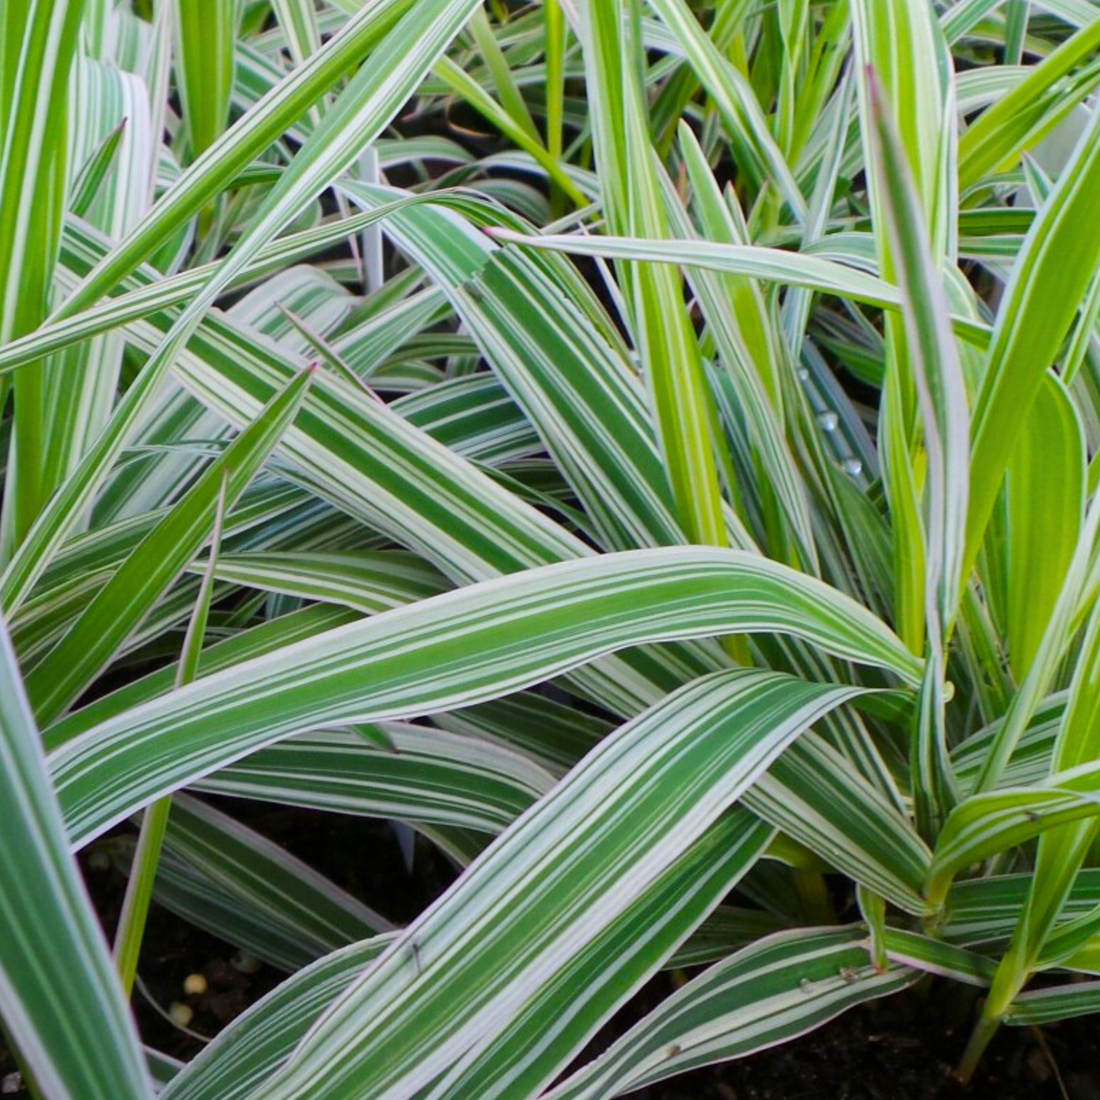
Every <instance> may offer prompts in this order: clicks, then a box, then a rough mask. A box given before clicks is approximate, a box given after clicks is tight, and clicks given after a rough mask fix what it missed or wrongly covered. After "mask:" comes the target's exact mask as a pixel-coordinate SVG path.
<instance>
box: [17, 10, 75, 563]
mask: <svg viewBox="0 0 1100 1100" xmlns="http://www.w3.org/2000/svg"><path fill="white" fill-rule="evenodd" d="M82 7H83V5H82V3H80V2H79V0H76V2H74V0H15V2H14V3H12V4H9V5H6V6H5V11H4V19H3V23H2V25H0V270H2V271H4V272H5V279H4V289H3V293H2V294H0V344H2V343H7V342H8V341H9V340H11V339H12V338H13V337H17V336H22V335H23V334H24V333H26V332H29V331H30V330H31V329H33V328H35V327H37V326H38V325H39V324H40V323H41V322H42V320H43V319H44V318H45V316H46V314H47V313H48V312H49V309H50V305H51V297H52V280H53V269H54V264H55V263H56V261H57V250H58V247H59V245H60V241H61V223H62V219H63V217H64V210H65V180H66V151H67V150H66V121H65V116H66V102H67V96H66V92H67V89H68V84H69V71H70V68H71V67H72V63H73V58H74V55H75V51H76V45H77V35H78V32H79V29H80V21H81V15H82ZM15 389H16V391H17V393H16V401H15V410H14V417H15V423H14V430H13V433H12V436H11V439H10V443H9V449H10V453H9V455H8V472H7V476H6V477H5V479H4V510H3V517H2V519H0V562H2V561H6V560H7V559H8V558H9V557H10V556H11V554H12V552H13V551H14V549H15V547H16V546H17V545H18V544H19V543H20V542H21V541H22V540H23V539H24V538H25V536H26V533H27V531H28V530H29V528H30V526H31V524H32V523H33V522H34V520H35V517H36V516H37V515H38V512H39V510H40V509H41V508H42V505H43V504H44V503H45V499H46V495H47V494H48V490H46V489H45V488H44V486H43V470H42V466H43V461H44V457H45V453H46V452H45V447H44V442H45V438H46V435H47V433H48V431H49V424H50V411H49V407H48V401H47V399H46V393H47V389H46V378H45V376H44V374H43V373H42V371H41V370H39V371H37V372H28V374H27V376H26V377H25V378H23V379H21V380H20V381H19V382H18V383H17V384H16V386H15Z"/></svg>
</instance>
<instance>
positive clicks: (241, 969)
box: [229, 951, 263, 974]
mask: <svg viewBox="0 0 1100 1100" xmlns="http://www.w3.org/2000/svg"><path fill="white" fill-rule="evenodd" d="M229 965H230V966H231V967H233V969H234V970H236V971H237V973H238V974H255V973H256V971H257V970H259V969H260V967H261V966H263V963H262V962H261V961H260V960H259V959H258V958H256V956H255V955H253V954H252V953H251V952H249V951H238V952H237V953H236V954H235V955H234V956H233V958H231V959H230V960H229Z"/></svg>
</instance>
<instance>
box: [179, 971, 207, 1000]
mask: <svg viewBox="0 0 1100 1100" xmlns="http://www.w3.org/2000/svg"><path fill="white" fill-rule="evenodd" d="M206 990H207V984H206V977H205V976H204V975H202V974H188V975H187V977H186V978H184V979H183V991H184V993H187V994H189V995H192V996H195V997H201V996H202V995H203V994H204V993H205V992H206Z"/></svg>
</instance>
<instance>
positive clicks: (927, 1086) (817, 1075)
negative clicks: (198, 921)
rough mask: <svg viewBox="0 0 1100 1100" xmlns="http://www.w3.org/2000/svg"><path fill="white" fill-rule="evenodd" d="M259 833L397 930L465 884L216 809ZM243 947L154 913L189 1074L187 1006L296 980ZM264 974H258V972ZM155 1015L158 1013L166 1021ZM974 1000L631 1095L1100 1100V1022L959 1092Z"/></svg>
mask: <svg viewBox="0 0 1100 1100" xmlns="http://www.w3.org/2000/svg"><path fill="white" fill-rule="evenodd" d="M218 802H219V805H220V806H222V807H223V808H226V809H229V810H230V812H233V813H235V814H238V815H239V816H241V817H242V818H244V819H246V820H247V821H248V823H249V824H250V825H251V826H252V827H253V828H255V829H257V830H259V831H260V832H263V833H265V834H266V835H268V836H270V837H271V838H272V839H274V840H276V841H277V842H279V843H281V844H283V845H284V846H285V847H287V848H288V849H289V850H291V851H293V852H294V854H295V855H298V856H300V857H301V858H303V859H305V860H307V861H308V862H310V863H311V864H312V865H313V866H315V867H317V869H318V870H320V871H322V872H323V873H325V874H327V875H329V876H330V877H331V878H333V879H334V880H335V881H336V882H338V883H339V885H341V886H342V887H343V888H344V889H346V890H348V891H349V892H350V893H352V894H354V895H356V896H358V897H361V898H362V899H363V900H364V901H366V902H367V903H368V904H371V905H373V906H374V907H375V908H377V909H379V910H380V911H382V912H383V913H385V915H386V916H388V917H390V918H391V919H393V920H394V921H398V922H400V921H404V920H407V919H409V918H410V917H411V916H413V915H414V914H415V913H416V912H418V911H419V910H420V909H421V908H423V907H424V906H425V905H426V904H428V903H429V902H430V901H431V900H432V898H433V897H435V896H437V895H438V894H439V893H440V892H441V891H442V890H444V889H445V888H446V886H447V885H448V883H449V881H450V880H451V878H452V876H453V871H452V869H451V868H450V867H449V865H448V863H447V861H446V860H445V859H444V858H442V857H441V856H440V855H439V854H438V853H437V852H436V851H435V850H434V849H433V848H432V847H431V846H430V845H428V844H421V845H419V846H418V848H417V852H416V859H415V863H414V869H413V871H412V873H411V874H410V873H409V872H407V871H406V868H405V865H404V861H403V859H402V856H401V852H400V848H399V846H398V843H397V840H396V837H395V835H394V834H393V832H392V831H391V830H390V829H389V827H388V826H387V825H385V824H384V823H381V822H375V821H367V820H363V819H360V818H348V817H342V816H340V815H332V814H316V813H308V812H303V811H296V810H290V809H284V808H280V807H271V806H263V805H259V804H249V803H238V802H229V801H227V800H218ZM84 872H85V878H86V881H87V882H88V886H89V889H90V891H91V893H92V897H93V900H94V902H95V905H96V909H97V911H98V913H99V914H100V917H101V919H102V921H103V924H104V927H105V929H106V930H107V932H108V934H110V933H111V932H113V930H114V925H115V922H116V921H117V919H118V911H119V907H120V904H121V900H122V893H123V890H124V888H125V880H124V878H123V877H122V876H121V875H120V874H118V873H117V872H116V871H114V870H112V869H102V868H100V869H93V868H92V867H89V866H88V864H87V861H85V863H84ZM237 954H238V953H237V951H236V949H235V947H234V946H232V945H230V944H228V943H225V942H224V941H222V940H220V939H218V938H217V937H215V936H212V935H208V934H207V933H205V932H202V931H200V930H198V929H196V928H194V927H192V926H191V925H188V924H186V923H185V922H183V921H182V920H180V919H178V918H176V917H175V916H173V915H172V914H170V913H168V912H167V911H165V910H164V909H161V908H160V907H159V906H157V905H154V906H153V907H152V910H151V911H150V915H149V924H148V928H147V932H146V939H145V949H144V951H143V954H142V960H141V966H140V974H141V977H142V979H143V983H144V987H145V990H144V992H142V991H139V992H136V993H135V996H134V1010H135V1013H136V1015H137V1018H138V1024H139V1027H140V1029H141V1033H142V1037H143V1039H144V1040H145V1041H146V1042H147V1043H148V1044H149V1045H150V1046H152V1047H154V1048H156V1049H158V1050H161V1051H163V1052H165V1053H167V1054H171V1055H173V1056H174V1057H177V1058H181V1059H183V1060H186V1059H188V1058H191V1057H193V1056H194V1054H195V1053H196V1052H197V1051H198V1050H199V1049H201V1046H202V1043H201V1042H200V1041H199V1040H197V1039H195V1038H192V1037H191V1036H190V1035H188V1034H187V1033H186V1032H184V1031H181V1030H180V1029H179V1028H177V1027H176V1026H174V1025H173V1024H172V1023H171V1022H170V1021H168V1020H167V1019H165V1017H164V1015H162V1013H163V1012H164V1011H166V1010H167V1009H168V1008H169V1007H170V1006H171V1005H172V1003H173V1002H177V1003H181V1004H185V1005H187V1007H188V1008H190V1009H191V1011H192V1013H193V1016H192V1019H191V1021H190V1024H189V1028H190V1030H191V1031H193V1032H195V1033H197V1034H199V1035H202V1036H207V1037H210V1036H213V1035H215V1034H216V1033H217V1032H218V1031H219V1030H220V1029H221V1028H222V1027H224V1026H225V1025H226V1024H227V1023H229V1022H230V1021H231V1020H232V1019H233V1018H234V1017H235V1016H237V1015H239V1014H240V1013H241V1012H242V1011H244V1009H246V1008H247V1007H248V1006H249V1005H250V1004H252V1003H253V1002H254V1001H255V1000H257V999H258V998H259V997H261V996H263V995H264V994H265V993H266V992H267V991H268V990H270V989H271V988H273V987H274V986H275V985H277V984H278V983H279V982H280V981H281V980H282V979H283V977H284V975H283V974H282V973H280V972H279V971H277V970H275V969H273V968H272V967H270V966H266V965H260V966H259V967H258V969H255V970H252V968H251V967H249V966H247V965H246V966H245V967H244V969H243V970H242V969H241V962H242V960H241V959H240V958H238V957H237ZM249 970H252V972H247V971H249ZM196 973H199V974H202V975H203V976H204V977H205V978H206V982H207V989H206V991H205V992H204V993H202V994H201V995H196V994H192V995H188V994H186V993H185V992H184V988H183V986H184V980H185V979H186V978H187V977H188V976H189V975H192V974H196ZM672 988H673V987H672V979H671V976H670V975H668V974H660V975H658V976H657V977H655V978H654V979H653V980H652V981H651V982H649V983H648V984H647V985H646V987H645V988H644V989H642V990H641V991H640V992H639V994H638V995H637V997H636V998H635V999H634V1001H633V1002H632V1003H631V1004H630V1005H628V1006H627V1008H626V1009H625V1010H624V1011H623V1012H621V1013H620V1014H619V1016H618V1017H617V1018H616V1020H615V1021H613V1022H612V1024H611V1025H609V1026H608V1027H607V1028H606V1029H605V1030H604V1031H603V1032H602V1033H601V1034H600V1035H599V1036H597V1037H596V1039H595V1040H594V1041H593V1043H592V1044H591V1045H590V1047H589V1049H588V1050H587V1051H586V1052H585V1054H584V1056H583V1058H584V1060H587V1058H589V1057H591V1056H592V1055H593V1054H595V1053H598V1052H599V1050H601V1049H603V1048H604V1047H606V1045H607V1044H608V1043H609V1042H611V1041H612V1040H613V1039H614V1038H615V1037H616V1036H617V1035H618V1034H620V1033H621V1032H622V1031H623V1030H624V1029H625V1028H626V1027H629V1026H630V1025H631V1024H632V1023H633V1022H634V1021H635V1020H636V1019H638V1018H640V1017H641V1016H642V1015H644V1014H645V1012H647V1011H648V1010H649V1009H651V1008H652V1007H653V1006H654V1005H656V1004H657V1003H659V1001H660V1000H661V999H662V998H664V997H666V996H667V995H668V994H669V993H670V992H671V990H672ZM154 1001H155V1002H156V1005H157V1006H159V1009H160V1011H158V1009H157V1008H154V1006H153V1004H152V1002H154ZM973 1011H974V1000H973V997H972V995H971V993H970V991H965V990H960V989H959V988H958V987H955V986H950V985H948V984H947V983H945V982H929V983H927V984H926V985H924V986H920V987H918V988H917V989H916V990H912V991H909V992H908V993H905V994H901V995H899V996H896V997H891V998H886V999H884V1000H881V1001H876V1002H872V1003H870V1004H868V1005H863V1006H861V1007H859V1008H856V1009H854V1010H852V1011H850V1012H848V1013H846V1014H845V1015H843V1016H841V1017H839V1018H838V1019H836V1020H834V1021H833V1022H832V1023H830V1024H828V1025H826V1026H825V1027H822V1028H819V1029H818V1030H817V1031H814V1032H812V1033H811V1034H809V1035H806V1036H804V1037H803V1038H801V1039H799V1040H797V1041H795V1042H794V1043H791V1044H788V1045H785V1046H782V1047H778V1048H775V1049H773V1050H768V1051H764V1052H761V1053H759V1054H756V1055H753V1056H751V1057H748V1058H744V1059H741V1060H739V1061H736V1062H727V1063H723V1064H720V1065H716V1066H711V1067H708V1068H706V1069H702V1070H696V1071H693V1072H691V1073H688V1074H683V1075H681V1076H679V1077H676V1078H673V1079H670V1080H669V1081H667V1082H663V1083H660V1084H657V1085H653V1086H650V1087H649V1088H647V1089H643V1090H640V1091H638V1092H636V1093H634V1094H633V1095H634V1096H635V1097H637V1098H638V1100H993V1098H996V1100H1100V1022H1098V1021H1097V1020H1096V1018H1095V1017H1085V1018H1083V1019H1081V1020H1073V1021H1067V1022H1065V1023H1063V1024H1059V1025H1055V1026H1051V1027H1047V1028H1044V1029H1043V1030H1042V1032H1041V1033H1040V1032H1039V1031H1037V1030H1035V1029H1008V1028H1005V1029H1003V1030H1002V1032H1001V1034H1000V1035H999V1036H998V1037H997V1038H996V1039H995V1040H994V1042H993V1044H992V1045H991V1047H990V1049H989V1050H988V1051H987V1053H986V1055H985V1057H984V1059H983V1061H982V1064H981V1066H980V1069H979V1072H978V1074H977V1076H976V1078H975V1080H974V1081H973V1082H972V1083H971V1085H970V1086H969V1088H966V1089H963V1088H962V1087H960V1086H959V1085H957V1084H956V1083H955V1082H954V1081H953V1080H952V1078H951V1076H950V1072H951V1067H952V1066H953V1065H954V1064H955V1063H956V1062H957V1060H958V1057H959V1054H960V1053H961V1051H962V1048H963V1046H964V1045H965V1042H966V1037H967V1034H968V1032H969V1027H970V1021H971V1020H972V1019H973ZM14 1069H15V1065H14V1062H13V1061H12V1059H11V1056H10V1054H9V1053H8V1051H7V1050H6V1049H5V1048H4V1047H3V1045H2V1043H0V1081H3V1084H4V1087H5V1095H11V1096H13V1097H16V1098H18V1097H22V1096H25V1095H26V1093H24V1092H22V1091H16V1092H9V1091H7V1090H10V1089H11V1088H12V1087H13V1085H14V1084H15V1082H14V1080H13V1079H12V1078H11V1077H10V1076H9V1075H10V1074H12V1072H13V1071H14Z"/></svg>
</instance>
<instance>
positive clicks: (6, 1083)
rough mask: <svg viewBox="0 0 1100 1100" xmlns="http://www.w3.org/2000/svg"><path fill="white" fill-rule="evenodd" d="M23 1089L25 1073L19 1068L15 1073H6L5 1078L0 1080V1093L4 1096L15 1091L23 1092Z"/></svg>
mask: <svg viewBox="0 0 1100 1100" xmlns="http://www.w3.org/2000/svg"><path fill="white" fill-rule="evenodd" d="M22 1089H23V1074H21V1073H20V1072H19V1071H18V1070H16V1071H15V1073H6V1074H5V1075H4V1078H3V1080H0V1093H2V1094H3V1095H4V1096H11V1095H12V1094H14V1093H17V1092H21V1091H22Z"/></svg>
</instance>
